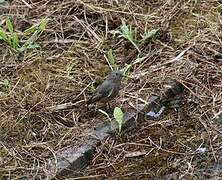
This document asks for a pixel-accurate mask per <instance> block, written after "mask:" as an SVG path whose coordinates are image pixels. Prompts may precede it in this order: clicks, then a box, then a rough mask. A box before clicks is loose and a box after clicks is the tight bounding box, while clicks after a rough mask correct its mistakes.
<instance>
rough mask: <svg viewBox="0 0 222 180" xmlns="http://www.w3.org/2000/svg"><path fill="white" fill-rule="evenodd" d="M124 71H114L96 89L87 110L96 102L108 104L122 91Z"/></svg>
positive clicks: (88, 102)
mask: <svg viewBox="0 0 222 180" xmlns="http://www.w3.org/2000/svg"><path fill="white" fill-rule="evenodd" d="M122 77H123V71H121V70H114V71H112V72H111V73H110V74H109V75H108V76H107V78H106V80H105V81H104V82H103V83H102V84H101V85H100V86H99V87H98V88H97V89H96V91H95V93H94V94H93V95H92V97H91V98H90V99H89V100H88V101H87V103H86V104H87V108H88V105H89V104H93V103H96V102H102V103H108V102H109V101H110V100H112V99H113V98H115V97H116V96H117V95H118V93H119V90H120V85H121V80H122Z"/></svg>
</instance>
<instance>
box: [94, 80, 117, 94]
mask: <svg viewBox="0 0 222 180" xmlns="http://www.w3.org/2000/svg"><path fill="white" fill-rule="evenodd" d="M113 90H114V86H113V83H110V82H107V81H104V83H103V84H101V86H100V87H99V88H98V89H97V91H96V94H100V95H101V96H102V97H109V96H110V95H111V94H112V92H113Z"/></svg>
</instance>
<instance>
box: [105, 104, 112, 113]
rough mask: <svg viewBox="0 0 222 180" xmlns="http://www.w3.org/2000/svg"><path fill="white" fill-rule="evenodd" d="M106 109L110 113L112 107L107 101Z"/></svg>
mask: <svg viewBox="0 0 222 180" xmlns="http://www.w3.org/2000/svg"><path fill="white" fill-rule="evenodd" d="M106 110H107V112H108V113H109V114H112V108H111V106H110V104H109V103H108V102H107V106H106Z"/></svg>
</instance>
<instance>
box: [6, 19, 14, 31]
mask: <svg viewBox="0 0 222 180" xmlns="http://www.w3.org/2000/svg"><path fill="white" fill-rule="evenodd" d="M5 22H6V27H7V28H8V30H9V32H10V33H11V34H13V33H14V28H13V25H12V21H11V19H10V18H9V17H7V18H6V20H5Z"/></svg>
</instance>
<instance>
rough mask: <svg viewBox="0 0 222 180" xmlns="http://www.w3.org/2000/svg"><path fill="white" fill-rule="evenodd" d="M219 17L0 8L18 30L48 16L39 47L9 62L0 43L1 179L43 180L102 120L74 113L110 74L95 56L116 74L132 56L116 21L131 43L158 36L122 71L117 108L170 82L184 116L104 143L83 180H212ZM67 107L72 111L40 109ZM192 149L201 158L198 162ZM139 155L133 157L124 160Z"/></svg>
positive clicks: (206, 12)
mask: <svg viewBox="0 0 222 180" xmlns="http://www.w3.org/2000/svg"><path fill="white" fill-rule="evenodd" d="M221 9H222V5H221V4H220V3H219V1H216V0H212V1H204V0H200V1H191V0H180V1H174V0H168V1H163V0H158V1H143V0H137V1H123V0H113V1H109V0H108V1H105V0H98V1H86V0H77V1H70V0H60V1H48V0H23V1H18V0H14V1H11V2H10V3H8V4H6V5H4V6H0V12H1V14H0V19H4V17H6V16H11V17H12V19H13V22H14V24H15V29H16V30H17V31H23V30H24V29H26V28H27V27H29V26H30V25H32V24H35V23H36V22H38V21H39V20H40V19H42V18H45V17H47V18H50V22H49V25H48V26H47V29H46V30H45V32H44V33H43V34H42V36H41V37H40V39H39V40H38V42H39V43H40V44H41V47H42V48H41V49H36V50H33V51H31V52H27V53H25V54H23V55H20V56H18V55H16V54H14V53H13V51H12V50H11V49H10V48H9V47H8V46H6V45H5V44H1V50H0V51H1V55H0V66H1V69H0V70H1V74H0V77H1V80H3V79H8V80H9V81H10V84H11V87H10V88H9V89H8V90H7V91H5V93H4V94H3V95H1V97H0V107H1V108H0V117H1V118H0V128H1V132H0V137H1V138H0V139H1V141H0V143H1V145H0V177H1V178H3V179H17V178H21V177H27V178H28V179H30V178H33V179H35V178H41V177H44V176H45V174H46V173H47V168H46V163H47V162H46V159H47V157H49V156H53V154H54V153H55V152H56V151H57V150H59V149H61V148H63V147H65V146H69V145H70V144H78V143H81V141H82V138H83V137H84V134H85V133H86V132H87V131H88V130H89V129H90V128H93V127H95V126H96V125H97V124H98V123H99V122H102V121H103V119H104V117H101V115H100V114H98V113H96V114H89V113H88V114H87V112H86V109H85V108H83V106H85V100H86V99H87V97H89V95H90V93H91V92H92V91H93V90H94V89H95V86H96V85H97V84H98V83H100V81H101V80H102V78H103V77H104V76H105V75H106V74H107V73H108V72H109V71H110V70H109V66H108V64H107V62H106V59H105V57H104V55H106V54H107V51H108V49H110V48H111V49H112V50H113V54H114V57H115V59H116V63H117V64H118V65H119V66H123V65H124V62H126V57H128V56H130V57H131V59H129V60H131V61H133V60H135V59H136V57H137V54H136V53H135V54H132V53H131V52H134V48H133V46H132V45H130V43H129V42H127V41H126V40H122V39H118V38H117V37H114V36H113V35H112V34H111V33H110V32H111V31H112V30H116V29H119V28H120V26H121V18H124V19H125V21H126V23H127V24H129V25H131V26H132V28H136V29H137V36H138V37H139V35H140V34H143V33H144V32H145V31H147V30H150V29H155V28H160V33H159V36H158V37H157V39H156V40H154V41H153V42H151V43H147V44H144V45H143V46H141V47H140V48H141V49H140V50H141V52H142V54H141V56H146V59H145V61H143V62H142V63H141V64H137V65H135V66H134V67H133V69H132V70H131V72H130V74H129V76H130V77H132V79H129V80H128V81H125V82H124V86H123V89H122V91H121V95H120V98H118V99H117V101H116V104H117V105H118V106H122V107H123V109H124V110H125V111H128V110H130V109H132V107H131V106H132V105H133V106H134V107H136V105H137V103H138V98H141V99H147V97H148V96H149V95H151V94H153V93H156V94H160V93H161V92H162V91H163V89H164V88H165V85H166V84H169V83H170V82H172V81H173V80H178V81H180V82H181V83H183V84H184V85H185V86H186V88H187V90H186V95H185V96H184V105H183V107H182V109H183V112H184V113H185V114H186V118H185V119H184V120H181V121H178V115H177V113H175V112H174V110H173V108H172V109H171V110H169V111H168V112H167V113H165V114H164V115H163V116H162V118H161V119H160V121H158V122H153V121H147V122H144V123H143V124H139V125H138V127H137V129H135V130H134V132H132V134H128V135H124V134H123V135H122V137H121V138H117V139H108V140H107V142H103V145H102V146H101V147H99V148H98V150H97V155H96V156H95V158H94V159H93V162H92V164H91V165H90V166H89V167H88V168H87V169H86V170H85V171H84V176H86V178H87V177H88V178H90V177H91V178H95V179H96V178H97V179H100V178H102V177H104V178H110V179H124V178H125V179H130V178H136V179H144V178H150V179H155V178H156V179H160V178H170V177H171V176H175V177H176V179H178V178H180V179H197V178H210V177H213V176H214V177H216V176H217V177H221V176H222V174H221V160H220V156H221V152H220V151H221V141H222V137H221V128H222V127H221V119H215V118H216V117H217V116H218V115H219V114H221V112H222V109H221V106H222V68H221V67H222V54H221V53H222V50H221V45H222V44H221V36H222V34H221V22H222V19H221V15H220V13H221ZM0 23H1V22H0ZM188 47H189V49H186V48H188ZM185 49H186V52H185V53H184V54H183V56H182V57H181V58H180V59H178V60H175V59H174V57H175V56H177V55H178V54H180V53H181V52H182V51H183V50H185ZM0 88H1V87H0ZM1 91H2V88H1ZM68 102H72V103H74V105H73V108H71V109H67V110H64V111H59V112H51V111H50V110H48V107H51V106H54V105H58V104H63V103H68ZM198 147H206V148H207V151H206V152H205V153H204V154H200V153H198V152H196V149H197V148H198ZM142 150H144V151H145V152H146V155H145V156H143V157H142V158H141V157H138V158H132V159H129V158H125V154H127V153H128V152H134V151H142Z"/></svg>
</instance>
